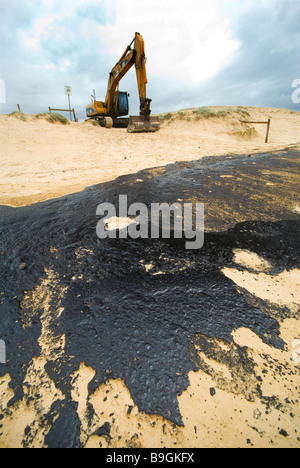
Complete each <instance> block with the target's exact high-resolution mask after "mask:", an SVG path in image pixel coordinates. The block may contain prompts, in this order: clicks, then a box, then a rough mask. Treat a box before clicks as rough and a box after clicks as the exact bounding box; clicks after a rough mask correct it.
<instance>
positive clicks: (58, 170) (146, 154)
mask: <svg viewBox="0 0 300 468" xmlns="http://www.w3.org/2000/svg"><path fill="white" fill-rule="evenodd" d="M211 109H213V110H215V111H218V110H224V108H211ZM226 109H227V108H226ZM232 109H233V111H232V112H230V113H229V114H228V116H226V117H213V118H209V119H205V118H200V119H199V120H196V119H195V116H197V114H195V113H194V112H193V110H185V111H182V113H183V114H184V117H183V118H180V114H178V113H174V114H173V115H174V117H173V119H172V120H165V121H164V122H163V124H162V126H161V130H160V131H159V132H157V133H148V134H146V133H144V134H129V133H127V132H126V130H125V129H118V128H113V129H105V128H101V127H99V126H96V127H95V126H94V125H92V123H91V122H84V123H70V124H69V125H62V124H59V123H56V124H52V123H49V122H48V121H47V120H46V119H44V118H39V119H37V118H36V117H34V116H26V118H27V121H23V120H21V119H18V118H16V117H13V116H4V115H1V116H0V138H1V140H0V141H1V158H0V161H1V181H0V204H7V205H11V206H24V205H28V204H31V203H35V202H39V201H44V200H47V199H49V198H55V197H60V196H62V195H66V194H69V193H75V192H78V191H80V190H83V189H84V188H85V187H88V186H90V185H94V184H99V183H101V182H106V181H109V180H113V179H115V178H117V177H119V176H121V175H124V174H132V173H135V172H137V171H139V170H141V169H146V168H152V167H159V166H165V165H166V164H172V163H174V162H176V161H191V160H196V159H200V158H202V157H203V156H214V155H223V154H247V153H249V154H251V153H256V152H264V151H270V150H271V151H275V150H280V149H282V148H284V147H285V146H289V145H297V144H298V145H299V144H300V143H299V141H300V112H292V111H288V110H283V109H266V108H249V107H245V108H240V109H238V108H232ZM234 110H237V111H238V112H235V111H234ZM239 111H240V112H239ZM242 111H244V112H246V113H241V112H242ZM268 118H271V128H270V135H269V142H268V143H267V144H265V136H266V127H267V126H266V125H261V124H257V125H256V124H254V125H253V124H245V123H241V120H245V119H247V120H255V121H267V120H268ZM188 119H191V120H190V121H188Z"/></svg>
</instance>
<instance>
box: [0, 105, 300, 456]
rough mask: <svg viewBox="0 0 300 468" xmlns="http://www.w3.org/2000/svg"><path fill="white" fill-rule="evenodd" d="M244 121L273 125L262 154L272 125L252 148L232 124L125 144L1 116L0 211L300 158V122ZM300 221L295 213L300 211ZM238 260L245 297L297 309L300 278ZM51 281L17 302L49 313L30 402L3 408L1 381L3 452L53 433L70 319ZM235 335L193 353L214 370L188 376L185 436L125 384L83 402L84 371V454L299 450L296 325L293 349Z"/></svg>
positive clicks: (80, 373) (233, 274)
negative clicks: (283, 152)
mask: <svg viewBox="0 0 300 468" xmlns="http://www.w3.org/2000/svg"><path fill="white" fill-rule="evenodd" d="M248 110H249V111H250V113H251V119H258V120H261V119H263V120H265V118H267V117H268V116H271V117H272V124H271V133H270V142H269V144H267V145H266V144H265V143H264V136H265V126H260V125H257V126H255V129H256V131H257V134H255V133H254V134H253V132H252V131H250V132H249V134H248V137H249V139H245V137H247V134H246V135H244V137H241V135H240V134H239V133H238V132H239V131H240V130H241V127H240V124H239V123H238V121H237V119H236V118H226V119H221V120H219V119H213V120H209V121H197V122H186V121H181V120H176V121H174V122H171V123H170V124H164V125H163V127H162V129H161V131H160V132H159V133H157V134H148V135H129V134H127V133H126V132H125V131H124V130H122V129H112V130H106V129H102V128H97V127H94V126H92V125H91V124H86V123H85V124H75V123H74V124H71V125H68V126H66V127H65V126H62V125H59V124H55V125H53V124H50V123H48V122H46V121H43V120H42V121H41V120H38V121H36V120H35V119H34V118H29V119H28V121H27V122H22V121H19V120H17V119H15V118H12V117H6V116H0V123H1V130H0V131H1V171H2V177H1V185H0V190H1V193H0V203H2V204H5V203H6V204H10V205H14V206H21V205H25V204H27V203H32V202H35V201H42V200H45V199H47V198H51V197H56V196H60V195H63V194H67V193H72V192H75V191H78V190H81V189H84V188H85V187H86V186H89V185H91V184H96V183H99V182H103V181H107V180H112V179H114V178H115V177H117V176H119V175H122V174H127V173H134V172H136V171H138V170H139V169H144V168H149V167H155V166H163V165H165V164H167V163H173V162H175V161H182V160H193V159H199V158H201V157H202V156H205V155H218V154H226V153H232V154H238V153H254V152H257V151H267V150H280V149H282V148H283V147H285V146H289V145H295V147H299V140H300V135H299V129H300V115H299V113H291V112H289V111H287V110H277V109H252V108H251V109H248ZM249 135H250V136H249ZM248 137H247V138H248ZM297 144H298V145H297ZM298 210H299V204H297V203H296V204H295V212H299V211H298ZM233 254H234V261H235V263H236V264H237V267H238V268H236V269H235V268H225V269H223V274H225V275H226V276H228V277H229V278H231V279H232V280H233V281H234V282H235V283H236V285H237V286H236V287H237V289H238V290H239V291H240V293H241V294H243V291H247V293H248V294H251V295H253V296H255V297H257V298H260V299H262V300H264V301H267V302H268V303H269V304H270V305H271V306H272V304H274V307H275V306H276V307H278V306H281V307H283V306H284V307H287V308H288V309H293V310H294V309H295V308H297V307H298V308H299V304H300V298H299V291H300V288H299V281H300V271H299V270H296V269H295V270H292V271H284V272H282V273H280V274H279V275H275V274H271V271H272V265H271V264H270V263H269V262H268V261H267V260H266V259H264V258H261V257H259V256H258V255H257V254H255V253H254V252H251V251H248V250H247V251H245V250H241V249H238V250H235V251H234V252H233ZM144 266H145V269H146V270H147V271H151V269H152V267H153V265H151V264H147V265H144ZM46 273H47V278H46V279H45V280H44V281H43V282H42V284H40V285H37V286H36V288H35V289H34V290H33V291H29V292H27V293H26V294H25V295H24V298H23V301H22V310H23V313H24V314H26V310H36V311H37V310H43V311H44V312H43V314H42V315H41V318H40V320H41V326H42V329H41V336H40V338H39V344H40V347H41V354H40V356H38V357H36V358H34V359H33V360H32V362H31V364H30V366H29V368H28V370H27V374H26V377H25V379H24V382H23V389H24V397H23V399H22V400H20V401H17V402H16V403H14V405H12V406H11V407H9V408H8V407H7V405H8V402H9V400H10V399H11V398H12V397H13V395H14V393H13V390H12V389H10V387H9V382H10V375H9V374H6V375H5V376H4V377H2V378H1V379H0V410H1V411H2V412H3V413H4V419H3V420H1V424H2V428H1V431H0V432H1V434H2V435H1V437H0V447H21V446H22V441H23V440H24V437H25V433H26V428H27V426H30V427H31V434H33V433H34V434H35V437H34V439H33V440H31V441H27V443H28V445H29V446H31V447H43V446H44V440H45V436H46V435H47V434H48V432H49V430H50V425H49V421H48V420H47V414H48V412H49V410H50V408H51V405H53V403H55V402H57V401H59V400H64V398H65V397H64V395H63V394H62V393H61V391H60V390H58V389H57V388H56V387H55V383H54V382H53V381H52V380H51V378H50V377H49V375H48V374H47V372H46V370H45V365H46V363H47V361H48V359H49V356H50V355H51V359H56V358H57V359H59V358H60V357H62V356H63V355H64V346H65V337H64V336H63V335H60V334H59V330H58V332H57V335H53V332H51V330H52V328H53V327H50V325H51V321H52V320H53V321H55V320H56V319H57V317H58V316H59V315H60V314H61V313H62V312H63V309H62V308H61V307H59V305H60V304H59V302H60V300H61V301H62V300H63V297H64V294H65V289H64V287H62V286H61V285H60V284H59V281H58V277H57V275H56V273H55V272H54V271H52V270H48V271H47V272H46ZM55 285H56V289H55ZM54 290H55V291H56V293H57V291H58V294H56V293H55V294H56V297H58V300H57V303H58V308H57V317H52V316H50V314H49V313H48V306H47V305H48V304H49V303H50V302H49V301H51V294H53V291H54ZM26 305H28V307H26ZM21 318H22V317H21ZM32 319H33V317H28V316H26V317H25V316H24V317H23V318H22V321H23V322H24V327H25V326H26V323H27V324H29V325H30V321H31V320H32ZM232 336H233V342H232V343H231V344H228V343H226V342H223V341H222V340H217V339H215V338H211V339H209V340H210V343H211V345H212V346H214V349H215V350H217V351H218V353H217V354H218V356H219V359H218V360H212V359H208V358H207V357H206V356H205V354H204V353H203V352H201V349H199V348H197V344H196V343H195V348H196V350H197V353H198V356H199V359H200V360H202V362H203V363H205V365H206V370H207V371H206V372H205V373H204V372H203V371H198V372H190V374H189V380H190V386H189V387H188V388H187V390H186V391H184V392H183V393H182V394H181V395H180V396H179V397H178V402H179V407H180V411H181V414H182V420H183V423H184V426H183V427H179V426H176V425H174V424H173V423H171V422H170V421H168V420H166V419H163V418H162V417H161V416H159V415H147V414H145V413H143V412H142V411H139V408H138V407H137V406H136V405H135V403H134V401H133V400H132V397H131V395H130V392H129V390H128V389H127V387H126V385H125V383H124V382H123V381H122V380H121V379H117V380H108V382H107V383H106V384H103V385H100V386H99V387H98V388H97V389H96V391H95V392H94V393H93V394H92V395H90V397H88V384H89V382H90V381H91V380H92V379H93V377H94V375H95V371H94V369H92V368H91V367H87V366H86V365H85V363H84V362H82V363H81V365H80V367H79V369H78V370H77V371H76V372H74V373H73V374H72V375H71V378H72V381H71V384H72V398H73V400H74V402H76V403H78V408H77V413H78V417H79V419H80V421H81V435H80V437H81V443H82V445H83V446H86V447H111V448H113V447H124V446H126V447H164V446H166V447H170V448H171V447H173V448H176V447H177V448H178V447H251V446H255V447H297V446H299V436H300V435H299V428H300V408H299V403H297V401H298V400H299V385H300V381H299V363H300V358H299V356H300V335H299V321H297V320H296V319H286V320H285V321H284V322H283V323H281V327H280V337H281V338H282V339H283V340H284V342H285V343H286V346H285V349H284V350H278V349H274V348H273V347H270V346H268V345H266V344H265V343H264V342H263V341H262V340H261V338H259V337H258V336H257V335H255V334H254V333H253V332H252V331H251V330H249V329H244V328H242V329H237V330H234V331H233V335H232ZM241 349H243V350H244V352H245V353H246V356H247V358H248V359H251V360H252V362H253V365H254V367H255V374H256V376H259V377H260V379H261V380H260V382H258V381H257V379H256V377H255V375H254V374H253V373H252V372H251V370H250V371H249V370H248V369H247V368H246V367H245V366H244V365H243V361H242V360H241V357H240V353H239V351H240V350H241ZM229 356H230V360H229V359H228V357H229ZM258 384H259V385H260V389H261V392H262V395H263V396H264V397H265V398H272V402H273V403H272V404H270V405H269V406H268V405H267V404H266V403H265V404H264V403H263V402H262V399H261V398H260V397H259V395H258V392H257V386H258ZM212 388H214V389H215V392H216V393H215V394H214V396H211V389H212ZM274 402H275V403H276V404H274ZM91 408H92V409H93V410H94V413H93V419H92V421H91V422H90V423H89V422H88V420H87V417H86V415H87V414H91V413H92V411H91ZM129 409H130V410H131V411H129ZM57 417H58V416H57ZM104 422H109V423H110V425H111V432H110V437H111V438H110V437H108V436H102V437H100V436H98V435H95V431H96V430H97V429H98V428H99V427H100V426H101V425H102V424H104ZM286 433H287V434H288V436H286Z"/></svg>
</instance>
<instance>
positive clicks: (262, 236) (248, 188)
mask: <svg viewBox="0 0 300 468" xmlns="http://www.w3.org/2000/svg"><path fill="white" fill-rule="evenodd" d="M297 164H299V153H297V152H290V151H286V152H282V153H279V154H276V155H273V154H261V155H257V156H256V157H254V158H251V159H249V158H248V157H243V156H240V157H234V158H233V157H224V158H212V159H208V160H206V161H201V162H195V163H189V164H175V165H171V166H167V167H166V168H165V170H164V171H158V172H156V171H155V170H154V171H151V170H149V171H142V172H140V173H139V174H138V175H135V176H125V177H121V178H119V179H117V180H116V181H114V182H111V183H107V184H102V185H99V186H95V187H91V188H89V189H86V190H85V191H83V192H82V193H79V194H75V195H71V196H68V197H64V198H61V199H57V200H52V201H47V202H45V203H40V204H37V205H33V206H30V207H24V208H20V209H11V208H8V207H3V208H1V237H0V254H1V265H0V281H1V283H0V292H1V296H0V306H1V324H0V338H1V339H3V340H4V341H5V343H6V347H7V362H6V364H5V365H0V395H1V396H0V411H1V415H2V419H1V421H0V424H1V425H2V427H1V428H0V445H2V446H23V447H33V446H46V447H84V446H98V447H99V446H115V447H117V446H124V445H126V446H128V447H141V446H146V445H147V443H149V444H150V446H151V443H152V444H156V445H155V446H163V445H164V444H167V445H168V446H171V445H173V446H176V444H178V445H180V444H181V445H183V446H190V445H191V444H198V445H199V446H202V445H206V446H209V445H210V444H213V442H212V441H215V445H217V444H219V445H220V446H222V445H223V446H229V445H230V444H231V443H232V444H235V443H236V442H235V440H236V441H238V443H239V444H241V445H243V443H244V444H246V443H247V444H248V445H249V444H250V443H252V445H260V442H262V441H263V442H265V443H267V444H271V443H274V441H276V443H277V445H280V443H281V441H282V432H281V433H280V430H281V431H283V430H284V431H285V432H287V433H288V431H287V429H286V427H285V428H282V427H280V428H279V430H278V431H277V432H276V433H274V434H273V432H272V431H273V429H272V431H271V429H270V427H271V426H272V424H273V420H272V422H270V421H269V420H267V422H266V420H265V419H264V420H263V423H264V429H262V428H260V429H259V428H258V427H257V426H259V424H258V423H257V424H256V425H254V423H253V424H252V423H251V424H250V423H249V421H250V420H251V418H252V419H253V418H254V416H253V414H254V413H253V411H252V410H250V409H249V408H251V406H248V405H253V404H254V402H257V401H258V402H259V403H256V405H257V406H259V409H257V408H256V409H257V412H256V413H255V414H256V416H257V417H256V418H254V420H255V421H256V422H257V420H259V421H260V423H262V418H261V414H262V413H263V411H268V412H269V413H272V411H273V413H272V414H273V415H274V417H275V416H276V418H277V419H278V417H281V418H282V421H283V420H284V422H285V426H287V425H289V426H290V425H291V424H292V423H291V419H293V421H295V411H294V408H293V404H292V403H291V400H288V401H287V400H286V397H285V395H284V394H283V393H284V392H282V394H281V393H279V394H278V395H277V396H276V397H274V395H273V396H272V395H270V394H269V393H268V390H267V389H266V385H265V382H266V380H265V379H266V375H267V374H268V375H269V376H270V375H273V373H272V371H271V367H270V366H271V361H270V360H271V357H270V356H271V355H272V353H274V356H275V361H276V359H277V360H278V361H277V362H278V364H274V362H275V361H274V360H273V368H274V367H276V366H277V370H278V369H279V367H280V372H281V374H288V375H296V374H297V369H296V368H295V367H293V366H294V365H295V364H296V363H295V361H291V359H290V357H287V356H290V355H289V354H288V353H289V349H290V346H292V345H291V343H292V342H295V339H296V338H297V336H293V340H292V338H291V337H290V335H289V333H290V332H289V333H288V332H287V331H286V328H287V323H290V324H294V322H293V321H296V320H297V314H298V311H299V298H298V297H293V288H294V287H295V286H294V285H296V286H297V284H298V283H297V281H298V277H299V276H298V275H299V267H300V262H299V258H300V255H299V253H300V252H299V242H298V239H299V227H300V221H299V215H298V214H297V213H295V210H294V206H295V200H296V198H297V197H298V182H299V170H298V169H297ZM298 167H299V166H298ZM297 171H298V172H297ZM225 175H230V176H231V177H223V176H225ZM297 177H298V178H297ZM137 179H138V180H139V182H138V184H135V180H137ZM266 182H269V183H272V184H273V183H274V184H275V186H276V188H274V186H271V185H269V186H268V188H266ZM287 187H288V190H287ZM120 194H127V196H128V202H129V203H133V202H134V201H137V202H140V203H144V204H146V205H147V206H149V204H150V203H155V202H168V203H173V202H174V201H178V200H181V201H182V202H184V201H186V202H191V201H198V202H199V203H200V202H201V203H204V204H205V207H206V234H205V244H204V247H203V248H202V249H201V250H199V251H192V250H191V251H187V250H185V248H184V246H185V243H184V240H180V239H177V240H176V239H169V240H166V239H156V240H151V239H137V240H131V239H105V240H99V239H98V238H97V236H96V231H95V227H96V223H97V217H96V208H97V206H98V204H100V203H102V202H104V201H106V202H110V203H114V204H116V206H117V203H118V197H119V195H120ZM249 262H250V264H249ZM251 262H252V263H251ZM261 275H263V276H261ZM267 275H269V276H267ZM249 278H250V279H251V282H250V283H251V287H249V288H248V284H249V281H248V282H247V279H249ZM262 278H263V280H264V283H263V284H262V283H260V280H261V279H262ZM256 280H257V284H260V285H261V288H262V291H263V292H264V293H262V292H260V290H259V288H258V289H257V290H256V289H255V288H254V289H253V284H252V283H253V281H256ZM267 280H269V281H270V282H271V283H268V282H267ZM277 280H278V282H279V283H280V284H281V283H282V281H287V283H288V284H290V282H291V281H292V283H291V290H290V294H289V296H288V300H287V301H284V299H283V298H282V296H281V297H280V300H279V299H276V300H274V301H273V300H272V295H271V296H270V295H269V296H268V295H267V294H266V291H265V290H266V289H267V288H266V284H267V285H268V284H271V286H272V288H276V281H277ZM247 288H248V289H247ZM288 321H290V322H288ZM290 327H291V325H290ZM293 328H294V325H293V327H291V329H293ZM247 333H250V334H252V335H251V337H252V338H251V339H252V340H253V343H256V341H255V340H256V339H258V340H259V346H254V345H253V348H251V347H250V344H249V343H250V341H248V343H247V339H245V336H246V337H247V336H248V335H247ZM255 337H256V338H255ZM259 347H260V348H259ZM259 349H262V350H263V352H262V353H260V352H259V351H258V350H259ZM293 352H294V353H295V352H296V349H293ZM280 359H281V361H280ZM282 359H283V361H282ZM280 362H281V364H280ZM263 364H265V371H266V372H263V370H264V368H263ZM274 379H275V374H274ZM293 381H294V379H293V378H291V379H290V380H289V391H290V392H291V394H293V385H294V383H293ZM212 389H213V391H212ZM201 391H203V392H204V395H206V396H205V398H204V397H199V394H198V393H197V392H201ZM197 395H198V396H197ZM201 395H202V394H201ZM235 398H241V399H242V400H243V401H244V404H245V405H246V406H247V411H252V416H251V417H250V416H249V417H248V419H247V421H248V423H247V424H246V422H245V421H246V418H244V419H243V420H241V416H239V419H235V418H234V405H235ZM222 401H223V402H227V404H228V408H232V415H231V420H232V421H233V423H234V424H233V426H232V427H235V426H236V424H237V423H238V424H240V428H241V430H240V434H239V436H238V435H237V434H236V435H235V436H234V437H232V438H230V437H229V435H228V433H227V432H226V431H225V433H224V434H223V435H222V437H221V436H220V437H219V438H218V439H216V436H213V438H210V437H212V436H209V434H210V431H211V432H216V430H215V431H213V430H212V428H213V427H215V428H217V427H220V426H219V425H220V424H221V426H222V421H220V420H217V419H214V417H213V416H212V415H213V414H215V412H216V411H218V408H220V407H222V406H224V405H222ZM240 401H241V400H240ZM205 408H206V409H205ZM200 409H201V414H200V413H199V412H200ZM291 413H292V414H294V416H293V418H291V417H290V418H289V417H288V416H287V415H288V414H291ZM259 414H260V416H259ZM200 416H201V417H200ZM208 418H210V419H208ZM201 421H202V422H201ZM266 424H267V426H266V427H267V429H266V428H265V425H266ZM208 425H210V427H211V429H210V430H209V429H208ZM228 427H231V426H230V423H229V422H228ZM253 427H255V429H253ZM272 427H273V426H272ZM195 428H196V429H195ZM232 430H235V429H232ZM268 430H270V431H271V432H270V433H268ZM247 431H249V432H250V433H251V437H249V436H248V437H247ZM290 432H291V431H290ZM262 433H264V435H262ZM297 437H298V435H297V433H296V432H295V430H294V432H293V434H292V435H289V437H285V438H284V440H285V443H289V441H290V445H294V444H296V441H297ZM147 440H148V442H147ZM216 440H217V441H218V442H217V443H216ZM248 440H250V442H246V441H248ZM251 441H252V442H251ZM271 441H273V442H271Z"/></svg>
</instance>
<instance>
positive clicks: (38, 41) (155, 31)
mask: <svg viewBox="0 0 300 468" xmlns="http://www.w3.org/2000/svg"><path fill="white" fill-rule="evenodd" d="M0 17H1V30H0V47H1V49H0V101H2V104H1V103H0V113H7V112H10V111H12V110H14V109H16V104H17V103H19V104H20V105H21V108H22V110H23V111H24V112H25V113H37V112H42V111H45V110H47V108H48V106H51V107H67V97H66V96H65V95H64V86H65V85H71V86H72V92H73V94H72V98H71V99H72V101H71V103H72V106H74V107H75V110H76V111H77V113H78V115H79V116H80V118H81V119H83V118H84V116H85V106H86V104H88V102H89V101H90V95H91V93H92V91H93V89H95V90H96V95H97V99H98V100H103V99H104V97H105V94H106V86H107V79H108V74H109V71H110V70H111V68H112V67H113V65H114V64H115V63H116V62H117V61H118V59H119V58H120V56H121V55H122V53H123V51H124V50H125V48H126V46H127V45H128V44H129V43H130V42H131V40H132V39H133V37H134V33H135V31H139V32H140V33H141V34H142V36H143V37H144V40H145V46H146V55H147V73H148V81H149V84H148V97H150V98H152V100H153V102H152V111H153V112H154V113H155V112H165V111H168V110H178V109H182V108H188V107H199V106H206V105H225V106H230V105H249V106H265V107H281V108H288V109H294V110H300V103H295V102H293V101H292V93H293V91H294V89H293V88H292V83H293V82H294V81H295V80H299V79H300V27H299V25H300V1H299V0H259V1H258V0H184V1H182V0H0ZM4 88H5V93H4ZM120 89H121V90H124V91H128V92H130V95H131V97H130V104H131V112H130V113H131V114H137V113H138V96H137V87H136V80H135V73H134V70H133V69H132V70H130V72H129V73H128V74H127V75H126V77H125V78H124V79H123V80H122V82H121V86H120ZM4 94H5V96H4ZM4 97H5V101H6V102H5V103H4V102H3V101H4Z"/></svg>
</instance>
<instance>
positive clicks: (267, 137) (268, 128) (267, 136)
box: [266, 118, 271, 143]
mask: <svg viewBox="0 0 300 468" xmlns="http://www.w3.org/2000/svg"><path fill="white" fill-rule="evenodd" d="M270 125H271V119H270V118H269V119H268V125H267V134H266V143H268V140H269V133H270Z"/></svg>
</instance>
